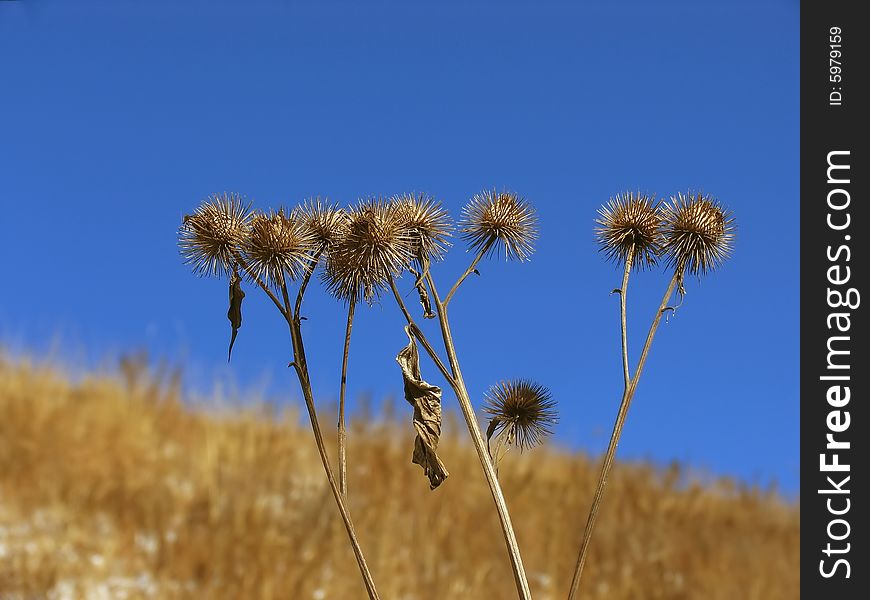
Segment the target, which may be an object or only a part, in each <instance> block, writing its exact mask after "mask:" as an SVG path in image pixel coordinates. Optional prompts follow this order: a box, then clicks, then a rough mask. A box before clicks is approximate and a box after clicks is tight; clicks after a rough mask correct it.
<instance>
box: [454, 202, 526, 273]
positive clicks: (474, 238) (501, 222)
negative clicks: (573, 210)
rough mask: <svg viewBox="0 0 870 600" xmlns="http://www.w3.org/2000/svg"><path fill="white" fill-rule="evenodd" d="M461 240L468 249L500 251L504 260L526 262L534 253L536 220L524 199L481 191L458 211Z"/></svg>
mask: <svg viewBox="0 0 870 600" xmlns="http://www.w3.org/2000/svg"><path fill="white" fill-rule="evenodd" d="M460 232H461V234H462V238H463V239H464V240H465V241H466V242H468V244H469V247H470V249H471V250H473V251H474V250H479V249H483V248H486V249H487V252H486V253H487V254H491V253H498V252H500V251H501V250H504V254H505V257H506V258H508V259H517V260H520V261H524V260H527V259H528V258H529V257H530V256H531V254H532V252H534V242H535V240H536V239H537V237H538V219H537V216H536V215H535V211H534V209H533V208H532V206H531V204H529V203H528V202H527V201H526V200H524V199H522V198H520V197H519V196H517V195H516V194H513V193H511V192H496V191H495V190H492V191H484V192H482V193H480V194H477V195H475V196H474V198H472V199H471V200H470V201H469V203H468V204H467V205H466V206H465V208H464V209H463V211H462V221H461V223H460Z"/></svg>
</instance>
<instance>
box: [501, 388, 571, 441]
mask: <svg viewBox="0 0 870 600" xmlns="http://www.w3.org/2000/svg"><path fill="white" fill-rule="evenodd" d="M484 400H485V401H486V405H485V406H484V411H485V412H486V413H487V414H489V415H490V416H491V418H490V422H489V428H488V430H487V437H491V436H492V435H493V434H494V433H496V432H503V434H504V435H505V436H506V442H507V443H508V444H511V445H513V446H516V447H517V448H519V449H520V450H523V449H525V448H531V447H534V446H537V445H538V444H540V443H541V442H542V441H543V439H544V438H545V437H547V436H548V435H551V434H552V433H553V425H555V424H556V423H558V422H559V419H558V414H557V412H556V401H555V400H553V399H552V397H551V396H550V391H549V390H548V389H547V388H545V387H544V386H542V385H539V384H537V383H534V382H531V381H528V380H526V379H519V380H515V381H503V382H501V383H498V384H496V385H494V386H492V387H491V388H489V390H488V391H487V392H486V394H485V396H484Z"/></svg>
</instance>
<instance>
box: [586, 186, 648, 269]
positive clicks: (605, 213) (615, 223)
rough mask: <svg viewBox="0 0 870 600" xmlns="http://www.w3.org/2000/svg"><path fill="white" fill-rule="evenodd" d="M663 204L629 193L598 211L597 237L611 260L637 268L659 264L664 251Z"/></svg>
mask: <svg viewBox="0 0 870 600" xmlns="http://www.w3.org/2000/svg"><path fill="white" fill-rule="evenodd" d="M658 208H659V203H658V202H656V201H655V200H654V199H653V198H651V197H649V196H645V195H642V194H640V193H635V192H628V193H625V194H617V195H616V196H615V197H614V198H611V199H610V200H609V201H608V202H607V204H605V205H604V206H602V207H601V208H599V209H598V215H599V216H598V218H597V219H596V220H595V223H596V224H597V227H596V228H595V237H596V238H597V240H598V245H599V248H600V250H601V252H604V254H605V256H607V258H608V260H614V261H616V262H618V263H621V264H625V263H626V261H628V260H629V259H631V261H632V265H633V266H634V267H640V268H643V267H644V266H652V265H654V264H655V263H656V258H657V256H658V253H659V251H660V250H661V244H662V235H661V226H662V219H661V215H660V214H659V211H658Z"/></svg>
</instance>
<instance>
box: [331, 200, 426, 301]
mask: <svg viewBox="0 0 870 600" xmlns="http://www.w3.org/2000/svg"><path fill="white" fill-rule="evenodd" d="M410 260H411V237H410V235H409V232H408V230H407V228H406V227H405V221H404V217H403V215H402V213H401V211H400V210H399V208H398V206H396V205H395V204H393V203H391V202H388V201H385V200H382V199H372V200H365V201H362V202H360V203H359V204H358V205H357V206H356V207H354V208H353V209H351V210H349V211H348V212H347V221H346V224H345V228H344V230H343V232H342V233H341V235H340V237H338V238H337V240H336V242H335V244H334V245H333V247H332V248H331V250H330V252H329V257H328V262H327V266H326V270H325V272H324V283H325V284H326V287H327V289H328V290H329V292H330V293H332V294H333V295H334V296H335V297H336V298H338V299H340V300H344V301H345V302H351V301H354V302H357V301H360V300H365V301H367V302H372V301H373V300H374V298H376V297H377V295H378V294H379V293H380V291H382V290H383V289H384V288H386V286H387V285H388V282H389V279H390V278H391V277H397V276H399V275H400V274H401V272H402V271H403V270H404V269H405V268H407V265H408V264H409V262H410Z"/></svg>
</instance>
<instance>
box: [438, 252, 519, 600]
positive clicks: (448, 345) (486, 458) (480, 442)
mask: <svg viewBox="0 0 870 600" xmlns="http://www.w3.org/2000/svg"><path fill="white" fill-rule="evenodd" d="M483 254H485V249H484V250H481V253H480V255H479V257H482V256H483ZM477 260H479V258H478V259H475V262H472V267H473V266H474V264H475V263H476V261H477ZM469 272H471V267H470V268H469V270H468V271H466V273H469ZM466 276H467V275H466ZM463 278H464V277H463ZM463 278H460V281H459V282H457V286H458V284H459V283H461V281H462V279H463ZM426 282H427V283H428V285H429V290H430V291H431V292H432V297H433V300H434V301H435V308H436V311H437V313H438V322H439V324H440V325H441V336H442V338H443V340H444V349H445V350H446V352H447V358H448V360H449V362H450V369H451V372H452V374H453V381H452V383H451V386H452V387H453V391H454V393H455V394H456V399H457V400H458V401H459V406H460V407H461V409H462V414H463V416H464V417H465V422H466V424H467V425H468V432H469V433H470V434H471V441H472V442H473V443H474V449H475V450H476V451H477V456H478V458H479V459H480V464H481V466H482V467H483V472H484V475H485V476H486V482H487V484H488V485H489V490H490V492H491V493H492V499H493V501H494V502H495V506H496V510H497V512H498V518H499V522H500V524H501V528H502V533H503V534H504V540H505V544H506V545H507V549H508V554H509V555H510V561H511V568H512V569H513V574H514V582H515V583H516V586H517V594H518V596H519V597H520V598H522V599H523V600H531V597H532V593H531V590H530V589H529V582H528V579H527V578H526V572H525V569H524V567H523V560H522V557H521V556H520V547H519V544H518V543H517V538H516V534H515V533H514V528H513V524H512V523H511V518H510V514H509V513H508V508H507V503H506V502H505V499H504V494H503V493H502V490H501V486H500V485H499V483H498V475H497V473H496V470H495V466H494V465H493V463H492V459H491V458H490V455H489V448H488V445H487V443H486V442H485V441H484V439H483V435H482V434H481V432H480V427H479V425H478V423H477V417H476V416H475V414H474V407H473V406H472V404H471V399H470V398H469V396H468V390H467V389H466V387H465V382H464V380H463V379H462V371H461V370H460V368H459V360H458V358H457V355H456V347H455V346H454V344H453V334H452V332H451V330H450V322H449V320H448V318H447V309H446V306H445V304H444V303H443V302H441V298H440V297H439V295H438V290H437V289H436V287H435V282H434V281H433V279H432V276H431V275H429V274H427V275H426ZM457 286H454V290H455V288H456V287H457Z"/></svg>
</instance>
